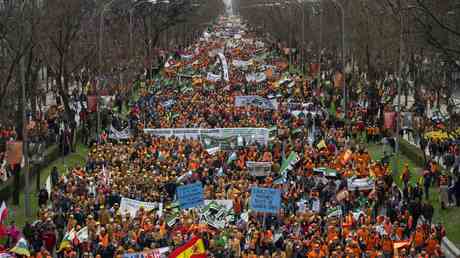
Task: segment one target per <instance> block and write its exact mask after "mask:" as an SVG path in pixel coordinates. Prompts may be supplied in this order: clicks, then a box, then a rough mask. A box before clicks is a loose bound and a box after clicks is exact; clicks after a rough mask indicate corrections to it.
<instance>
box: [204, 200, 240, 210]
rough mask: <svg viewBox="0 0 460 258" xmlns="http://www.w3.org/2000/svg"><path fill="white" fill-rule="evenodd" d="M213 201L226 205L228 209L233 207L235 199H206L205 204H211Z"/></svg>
mask: <svg viewBox="0 0 460 258" xmlns="http://www.w3.org/2000/svg"><path fill="white" fill-rule="evenodd" d="M211 202H215V203H217V204H219V205H222V206H225V208H227V209H228V210H231V209H232V208H233V201H232V200H204V206H207V205H209V204H210V203H211Z"/></svg>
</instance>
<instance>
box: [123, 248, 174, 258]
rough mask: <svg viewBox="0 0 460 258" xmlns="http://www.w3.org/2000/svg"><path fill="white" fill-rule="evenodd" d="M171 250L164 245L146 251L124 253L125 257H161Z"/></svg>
mask: <svg viewBox="0 0 460 258" xmlns="http://www.w3.org/2000/svg"><path fill="white" fill-rule="evenodd" d="M169 250H170V248H169V247H162V248H157V249H153V250H150V251H145V252H139V253H126V254H123V258H161V257H163V256H164V254H166V253H167V252H169Z"/></svg>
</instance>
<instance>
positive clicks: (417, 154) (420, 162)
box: [399, 139, 425, 168]
mask: <svg viewBox="0 0 460 258" xmlns="http://www.w3.org/2000/svg"><path fill="white" fill-rule="evenodd" d="M399 147H400V150H401V153H402V154H404V155H405V156H406V157H407V158H409V159H410V160H412V161H413V162H414V163H415V164H416V165H417V166H419V167H422V168H423V167H424V166H425V158H424V156H423V152H422V150H421V149H420V148H419V147H417V146H415V145H413V144H411V143H409V142H408V141H406V140H404V139H401V140H400V142H399Z"/></svg>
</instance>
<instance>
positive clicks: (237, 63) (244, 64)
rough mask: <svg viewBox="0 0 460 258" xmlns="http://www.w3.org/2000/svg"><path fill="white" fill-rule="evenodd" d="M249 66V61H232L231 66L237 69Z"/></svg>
mask: <svg viewBox="0 0 460 258" xmlns="http://www.w3.org/2000/svg"><path fill="white" fill-rule="evenodd" d="M250 64H251V61H243V60H233V61H232V65H233V66H235V67H237V68H243V67H248V66H249V65H250Z"/></svg>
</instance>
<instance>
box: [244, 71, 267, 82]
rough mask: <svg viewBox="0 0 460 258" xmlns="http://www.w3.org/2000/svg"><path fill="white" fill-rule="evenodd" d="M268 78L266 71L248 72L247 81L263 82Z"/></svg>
mask: <svg viewBox="0 0 460 258" xmlns="http://www.w3.org/2000/svg"><path fill="white" fill-rule="evenodd" d="M266 79H267V76H266V75H265V73H250V74H246V81H247V82H257V83H261V82H263V81H265V80H266Z"/></svg>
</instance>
